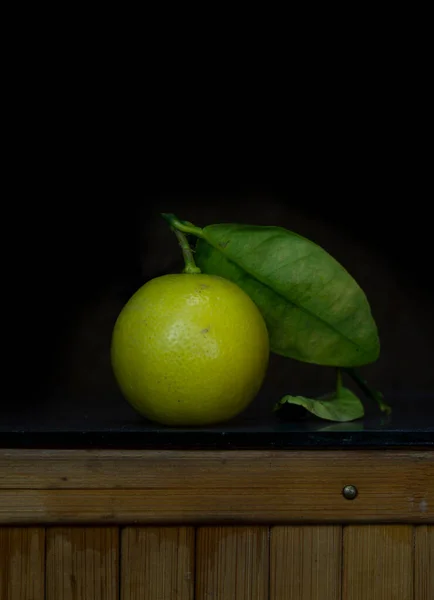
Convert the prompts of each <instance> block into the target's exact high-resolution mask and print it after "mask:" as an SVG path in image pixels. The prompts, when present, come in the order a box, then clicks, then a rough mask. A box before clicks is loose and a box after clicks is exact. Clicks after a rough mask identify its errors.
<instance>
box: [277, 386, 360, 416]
mask: <svg viewBox="0 0 434 600" xmlns="http://www.w3.org/2000/svg"><path fill="white" fill-rule="evenodd" d="M286 402H287V403H288V404H298V405H299V406H303V407H304V408H305V409H306V410H308V411H309V412H311V413H312V414H314V415H315V416H317V417H319V418H320V419H327V420H328V421H341V422H345V421H354V420H356V419H360V418H361V417H363V415H364V414H365V411H364V408H363V404H362V403H361V401H360V400H359V398H358V397H357V396H356V395H355V394H354V393H353V392H352V391H351V390H349V389H348V388H345V387H341V388H340V391H339V397H338V398H337V397H336V392H332V393H330V394H327V395H326V396H322V397H321V398H318V399H316V400H314V399H313V398H305V397H304V396H284V397H283V398H282V399H281V400H280V402H279V404H285V403H286Z"/></svg>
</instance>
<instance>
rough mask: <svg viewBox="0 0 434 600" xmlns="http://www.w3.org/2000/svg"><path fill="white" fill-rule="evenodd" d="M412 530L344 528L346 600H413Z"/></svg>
mask: <svg viewBox="0 0 434 600" xmlns="http://www.w3.org/2000/svg"><path fill="white" fill-rule="evenodd" d="M413 578H414V553H413V528H412V527H411V526H408V525H362V526H351V525H350V526H348V527H345V528H344V565H343V600H368V599H369V600H413Z"/></svg>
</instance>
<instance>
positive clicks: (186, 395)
mask: <svg viewBox="0 0 434 600" xmlns="http://www.w3.org/2000/svg"><path fill="white" fill-rule="evenodd" d="M268 358H269V339H268V332H267V329H266V325H265V322H264V320H263V317H262V315H261V313H260V312H259V309H258V308H257V307H256V305H255V304H254V302H253V301H252V300H251V298H250V297H249V296H248V295H247V294H246V293H245V292H244V291H243V290H242V289H241V288H240V287H238V286H237V285H236V284H235V283H232V282H231V281H229V280H227V279H224V278H222V277H218V276H214V275H206V274H187V273H183V274H175V275H163V276H161V277H156V278H155V279H152V280H150V281H148V282H147V283H145V284H144V285H143V286H142V287H141V288H139V289H138V290H137V291H136V292H135V294H133V296H132V297H131V298H130V299H129V301H128V302H127V303H126V305H125V306H124V307H123V309H122V310H121V312H120V314H119V316H118V318H117V321H116V323H115V326H114V329H113V334H112V343H111V361H112V367H113V372H114V375H115V378H116V380H117V383H118V385H119V387H120V390H121V392H122V394H123V396H124V397H125V398H126V399H127V400H128V402H129V403H130V404H131V405H132V406H133V407H134V408H135V409H136V410H137V411H138V412H139V413H140V414H142V415H143V416H145V417H147V418H148V419H150V420H152V421H155V422H158V423H162V424H165V425H172V426H181V425H184V426H194V425H207V424H212V423H218V422H222V421H227V420H229V419H231V418H233V417H235V416H236V415H238V414H239V413H240V412H241V411H243V410H244V409H245V408H246V407H247V406H248V404H249V403H250V402H251V401H252V400H253V399H254V397H255V396H256V394H257V392H258V391H259V389H260V387H261V386H262V383H263V380H264V377H265V373H266V370H267V366H268Z"/></svg>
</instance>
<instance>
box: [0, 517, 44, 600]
mask: <svg viewBox="0 0 434 600" xmlns="http://www.w3.org/2000/svg"><path fill="white" fill-rule="evenodd" d="M44 581H45V530H44V529H42V528H39V527H29V528H9V527H5V528H0V599H1V600H43V599H44Z"/></svg>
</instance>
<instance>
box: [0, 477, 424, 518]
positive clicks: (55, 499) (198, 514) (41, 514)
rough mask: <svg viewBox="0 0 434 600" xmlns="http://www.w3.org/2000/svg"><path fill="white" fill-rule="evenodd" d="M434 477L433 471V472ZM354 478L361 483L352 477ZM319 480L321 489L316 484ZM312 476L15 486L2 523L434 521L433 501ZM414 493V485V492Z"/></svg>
mask: <svg viewBox="0 0 434 600" xmlns="http://www.w3.org/2000/svg"><path fill="white" fill-rule="evenodd" d="M433 479H434V477H433ZM350 481H354V480H353V478H351V480H350ZM314 483H315V493H312V487H313V486H314ZM317 484H318V482H313V480H312V479H311V475H310V473H306V474H305V487H306V489H305V491H304V492H303V493H300V490H294V489H292V488H291V487H288V489H282V488H280V489H273V488H266V489H263V488H255V487H252V488H251V489H250V490H249V489H236V488H235V489H234V488H229V489H225V488H222V489H219V490H216V489H212V488H211V489H201V490H197V491H195V490H192V489H186V490H182V489H179V490H176V491H174V490H172V491H170V490H165V489H161V490H154V489H143V490H21V491H20V493H19V494H17V492H16V491H13V490H3V491H2V492H0V523H3V524H13V525H16V524H37V523H44V524H55V523H68V524H72V523H74V524H96V523H100V524H123V523H125V524H129V523H131V522H134V523H137V524H152V523H158V524H173V525H176V524H179V523H189V524H204V523H217V524H225V523H233V521H234V520H236V521H237V522H238V524H264V525H268V524H272V523H278V524H284V523H294V522H299V523H303V522H304V523H351V522H355V523H357V522H362V523H364V522H368V523H369V522H371V523H384V522H404V523H421V524H422V523H433V522H434V501H431V502H430V504H429V508H428V509H426V508H425V505H424V509H423V510H421V509H420V503H419V502H413V501H411V498H410V499H409V498H408V497H407V496H405V495H403V494H402V491H401V492H400V494H399V496H395V498H394V499H393V500H392V501H391V503H390V504H389V503H388V500H387V499H386V498H384V497H381V496H380V497H378V498H376V497H375V495H374V494H372V495H370V496H369V497H368V498H366V497H365V494H364V490H363V489H362V490H360V495H359V497H358V498H356V500H352V501H348V500H345V499H344V498H343V497H342V494H341V489H340V488H338V487H337V488H336V489H335V490H334V491H333V492H332V491H331V490H324V489H323V488H322V487H321V486H319V487H317ZM411 493H412V492H410V491H409V495H411Z"/></svg>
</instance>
